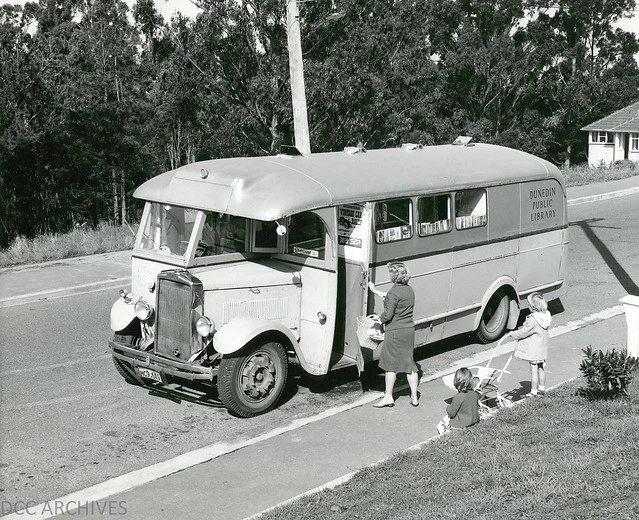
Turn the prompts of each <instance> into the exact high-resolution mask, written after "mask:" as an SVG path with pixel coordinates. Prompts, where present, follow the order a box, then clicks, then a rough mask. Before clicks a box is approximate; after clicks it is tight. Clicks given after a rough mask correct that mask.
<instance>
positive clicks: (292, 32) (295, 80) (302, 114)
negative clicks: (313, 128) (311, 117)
mask: <svg viewBox="0 0 639 520" xmlns="http://www.w3.org/2000/svg"><path fill="white" fill-rule="evenodd" d="M286 34H287V37H288V65H289V70H290V74H291V97H292V101H293V129H294V131H295V147H296V148H297V149H298V150H299V151H300V153H301V154H302V155H310V154H311V138H310V134H309V131H308V115H307V113H306V92H305V90H304V63H303V60H302V37H301V34H300V15H299V10H298V8H297V0H287V3H286Z"/></svg>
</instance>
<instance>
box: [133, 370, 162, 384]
mask: <svg viewBox="0 0 639 520" xmlns="http://www.w3.org/2000/svg"><path fill="white" fill-rule="evenodd" d="M138 371H139V373H140V376H141V377H144V378H146V379H152V380H153V381H157V382H158V383H161V382H162V374H160V373H159V372H156V371H155V370H149V369H148V368H140V367H138Z"/></svg>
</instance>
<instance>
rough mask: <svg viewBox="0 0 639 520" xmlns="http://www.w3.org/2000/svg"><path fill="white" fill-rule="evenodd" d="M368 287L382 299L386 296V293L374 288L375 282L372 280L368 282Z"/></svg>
mask: <svg viewBox="0 0 639 520" xmlns="http://www.w3.org/2000/svg"><path fill="white" fill-rule="evenodd" d="M368 289H369V290H370V291H371V292H372V293H373V294H376V295H377V296H379V297H380V298H381V299H382V300H383V299H384V298H386V293H385V292H382V291H380V290H378V289H376V288H375V284H374V283H373V282H368Z"/></svg>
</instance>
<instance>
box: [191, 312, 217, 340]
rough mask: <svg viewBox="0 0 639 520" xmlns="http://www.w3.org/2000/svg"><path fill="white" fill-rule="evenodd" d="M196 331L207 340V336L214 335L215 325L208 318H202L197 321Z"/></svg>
mask: <svg viewBox="0 0 639 520" xmlns="http://www.w3.org/2000/svg"><path fill="white" fill-rule="evenodd" d="M195 330H197V333H198V334H199V335H200V336H202V337H203V338H206V337H207V336H210V335H211V334H212V333H213V330H214V324H213V322H212V321H211V320H210V319H208V318H207V317H206V316H202V317H201V318H199V319H198V320H197V323H196V324H195Z"/></svg>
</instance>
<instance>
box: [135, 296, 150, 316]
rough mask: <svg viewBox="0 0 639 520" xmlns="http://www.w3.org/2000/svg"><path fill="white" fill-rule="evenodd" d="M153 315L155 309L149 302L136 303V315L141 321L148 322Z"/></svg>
mask: <svg viewBox="0 0 639 520" xmlns="http://www.w3.org/2000/svg"><path fill="white" fill-rule="evenodd" d="M151 314H153V309H152V308H151V306H150V305H149V304H148V303H147V302H145V301H144V300H138V301H137V302H135V315H136V316H137V317H138V319H139V320H140V321H146V320H148V319H149V318H150V317H151Z"/></svg>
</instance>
